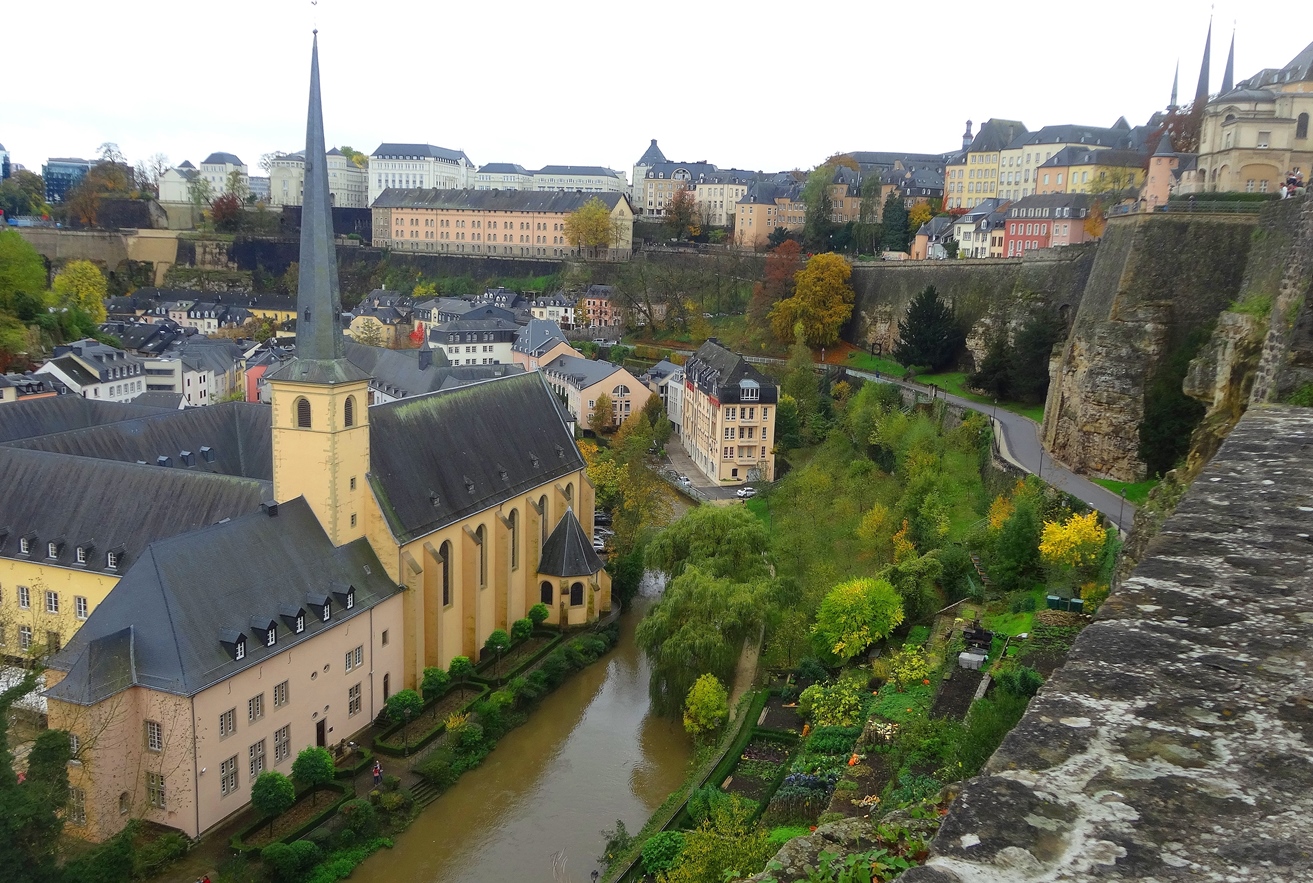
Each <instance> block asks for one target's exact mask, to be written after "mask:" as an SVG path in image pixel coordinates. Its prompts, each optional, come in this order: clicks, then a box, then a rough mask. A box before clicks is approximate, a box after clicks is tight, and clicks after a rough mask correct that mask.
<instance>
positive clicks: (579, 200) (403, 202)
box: [374, 187, 626, 214]
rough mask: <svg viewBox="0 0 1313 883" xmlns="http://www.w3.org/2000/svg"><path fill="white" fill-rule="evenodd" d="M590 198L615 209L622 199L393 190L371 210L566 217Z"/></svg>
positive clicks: (535, 192) (617, 195)
mask: <svg viewBox="0 0 1313 883" xmlns="http://www.w3.org/2000/svg"><path fill="white" fill-rule="evenodd" d="M591 199H600V200H601V201H602V203H603V204H604V205H605V206H606V207H607V208H609V209H615V207H616V205H617V204H618V203H619V202H620V201H621V200H622V199H626V197H625V195H624V194H622V193H580V192H578V191H574V190H423V189H410V190H405V189H401V188H396V187H393V188H389V189H387V190H384V191H383V192H382V193H381V194H379V197H378V199H376V200H374V208H420V209H424V208H427V209H466V210H475V211H486V212H547V213H559V214H569V213H570V212H572V211H574V210H575V209H578V208H580V207H581V206H583V205H584V203H586V202H588V201H589V200H591Z"/></svg>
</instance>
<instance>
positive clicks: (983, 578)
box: [971, 552, 994, 595]
mask: <svg viewBox="0 0 1313 883" xmlns="http://www.w3.org/2000/svg"><path fill="white" fill-rule="evenodd" d="M971 563H972V564H973V565H975V568H976V575H977V576H979V577H980V582H981V584H982V585H983V586H984V587H985V594H986V595H988V594H989V590H990V587H991V586H993V585H994V581H993V580H992V579H990V578H989V574H987V573H985V567H984V565H982V564H981V563H980V556H979V555H977V554H976V553H974V552H972V553H971Z"/></svg>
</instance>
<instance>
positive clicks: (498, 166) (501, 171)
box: [479, 162, 531, 175]
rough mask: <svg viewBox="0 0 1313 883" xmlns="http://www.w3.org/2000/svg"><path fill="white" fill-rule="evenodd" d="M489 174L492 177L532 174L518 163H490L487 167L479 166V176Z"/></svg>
mask: <svg viewBox="0 0 1313 883" xmlns="http://www.w3.org/2000/svg"><path fill="white" fill-rule="evenodd" d="M485 172H487V173H488V174H490V175H528V174H531V172H530V171H529V170H528V169H526V168H525V167H524V166H522V165H520V164H519V163H516V162H490V163H488V164H487V165H485V166H479V174H483V173H485Z"/></svg>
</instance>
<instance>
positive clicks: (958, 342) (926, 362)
mask: <svg viewBox="0 0 1313 883" xmlns="http://www.w3.org/2000/svg"><path fill="white" fill-rule="evenodd" d="M965 342H966V341H965V337H964V336H963V334H962V331H961V329H960V328H958V326H957V319H956V317H955V316H954V314H953V308H952V307H951V306H949V305H947V304H945V303H944V302H942V301H941V300H940V299H939V292H938V291H936V290H935V287H934V286H933V285H927V286H926V287H925V288H923V289H921V292H920V293H919V294H918V295H917V296H916V297H915V298H913V299H912V303H911V305H910V306H909V307H908V308H907V315H906V316H904V317H903V319H902V321H900V322H899V323H898V345H897V346H895V347H894V352H893V356H894V359H895V360H896V361H897V362H898V363H899V364H900V365H903V366H905V367H908V368H911V367H913V366H916V367H921V368H929V369H930V370H931V371H932V372H933V371H940V370H942V369H944V368H946V367H948V365H949V363H951V362H952V361H953V359H955V358H956V357H957V354H958V352H959V351H960V350H961V349H962V346H963V344H964V343H965Z"/></svg>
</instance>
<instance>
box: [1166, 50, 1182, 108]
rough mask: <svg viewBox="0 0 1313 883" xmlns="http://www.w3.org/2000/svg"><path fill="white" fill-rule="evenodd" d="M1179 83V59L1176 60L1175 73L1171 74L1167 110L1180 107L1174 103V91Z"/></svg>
mask: <svg viewBox="0 0 1313 883" xmlns="http://www.w3.org/2000/svg"><path fill="white" fill-rule="evenodd" d="M1180 83H1181V59H1179V58H1178V59H1176V73H1174V74H1172V101H1171V103H1170V104H1168V105H1167V109H1168V110H1176V109H1177V108H1178V107H1180V105H1179V104H1177V103H1176V91H1177V87H1178V86H1179V85H1180Z"/></svg>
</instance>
